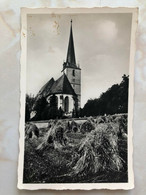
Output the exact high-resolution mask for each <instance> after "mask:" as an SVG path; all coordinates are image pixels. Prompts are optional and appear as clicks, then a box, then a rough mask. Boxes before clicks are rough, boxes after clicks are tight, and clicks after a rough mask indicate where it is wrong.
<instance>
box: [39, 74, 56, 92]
mask: <svg viewBox="0 0 146 195" xmlns="http://www.w3.org/2000/svg"><path fill="white" fill-rule="evenodd" d="M54 82H55V80H54V78H53V77H52V78H51V79H50V80H49V81H48V82H47V83H46V84H45V85H44V86H43V87H42V88H41V89H40V91H39V93H38V95H42V96H46V95H47V94H48V93H49V91H50V89H51V87H52V86H53V84H54Z"/></svg>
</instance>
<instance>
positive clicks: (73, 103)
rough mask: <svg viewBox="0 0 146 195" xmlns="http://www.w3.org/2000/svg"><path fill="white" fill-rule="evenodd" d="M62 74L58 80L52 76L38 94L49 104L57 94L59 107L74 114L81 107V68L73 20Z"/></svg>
mask: <svg viewBox="0 0 146 195" xmlns="http://www.w3.org/2000/svg"><path fill="white" fill-rule="evenodd" d="M61 74H62V75H61V76H60V77H59V78H58V79H57V80H54V78H51V79H50V80H49V81H48V82H47V83H46V84H45V85H44V86H43V87H42V88H41V90H40V91H39V93H38V95H37V96H39V97H40V96H43V97H45V98H46V100H47V102H48V104H50V99H51V97H52V96H55V98H56V102H57V106H58V109H59V108H61V109H62V110H63V111H64V112H65V113H66V114H72V112H73V110H77V109H79V108H80V107H81V69H80V67H79V66H78V65H77V63H76V57H75V49H74V39H73V30H72V20H71V26H70V36H69V44H68V50H67V57H66V61H65V62H64V63H63V67H62V71H61Z"/></svg>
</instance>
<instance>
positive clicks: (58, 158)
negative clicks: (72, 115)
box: [23, 114, 128, 183]
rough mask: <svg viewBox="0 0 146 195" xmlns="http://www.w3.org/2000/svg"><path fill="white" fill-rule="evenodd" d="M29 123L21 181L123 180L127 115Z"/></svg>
mask: <svg viewBox="0 0 146 195" xmlns="http://www.w3.org/2000/svg"><path fill="white" fill-rule="evenodd" d="M39 124H41V125H40V126H41V127H40V126H39V125H38V123H35V122H29V123H27V124H26V127H25V152H24V173H23V182H24V183H106V182H116V183H117V182H122V183H123V182H127V181H128V175H127V114H120V115H108V116H98V117H94V118H93V117H88V118H83V119H64V120H49V121H47V122H45V124H47V125H46V126H45V127H43V122H41V123H39Z"/></svg>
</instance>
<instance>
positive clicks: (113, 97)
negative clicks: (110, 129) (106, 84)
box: [82, 75, 129, 116]
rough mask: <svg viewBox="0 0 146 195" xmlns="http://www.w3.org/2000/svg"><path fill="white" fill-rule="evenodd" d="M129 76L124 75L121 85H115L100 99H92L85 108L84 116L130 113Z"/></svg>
mask: <svg viewBox="0 0 146 195" xmlns="http://www.w3.org/2000/svg"><path fill="white" fill-rule="evenodd" d="M128 83H129V76H126V75H123V77H122V81H121V83H120V84H115V85H113V86H112V87H111V88H109V89H108V90H107V91H106V92H104V93H102V94H101V95H100V97H99V98H98V99H90V100H88V101H87V103H86V104H85V106H84V108H83V111H82V113H83V115H86V116H97V115H104V114H115V113H127V112H128Z"/></svg>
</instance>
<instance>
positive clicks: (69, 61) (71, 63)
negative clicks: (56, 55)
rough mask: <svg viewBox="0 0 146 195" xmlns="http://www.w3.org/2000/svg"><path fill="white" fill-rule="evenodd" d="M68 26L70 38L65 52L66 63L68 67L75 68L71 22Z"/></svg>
mask: <svg viewBox="0 0 146 195" xmlns="http://www.w3.org/2000/svg"><path fill="white" fill-rule="evenodd" d="M70 22H71V26H70V37H69V44H68V51H67V58H66V63H67V64H68V65H69V66H72V67H76V58H75V50H74V40H73V32H72V20H71V21H70Z"/></svg>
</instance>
